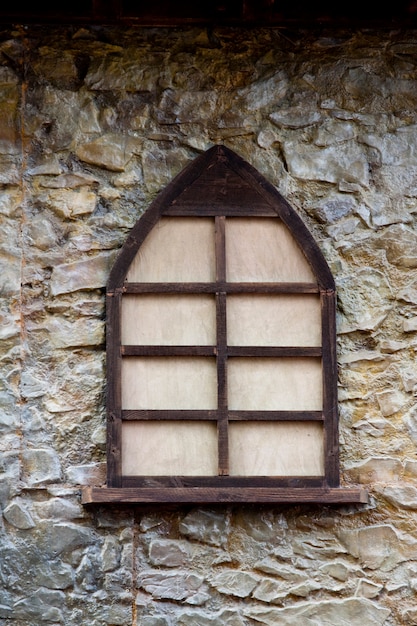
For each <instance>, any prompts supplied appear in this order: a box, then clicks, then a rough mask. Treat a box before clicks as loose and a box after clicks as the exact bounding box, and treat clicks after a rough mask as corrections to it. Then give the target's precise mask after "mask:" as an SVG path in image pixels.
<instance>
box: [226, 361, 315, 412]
mask: <svg viewBox="0 0 417 626" xmlns="http://www.w3.org/2000/svg"><path fill="white" fill-rule="evenodd" d="M228 390H229V409H231V410H238V411H239V410H253V411H274V410H275V411H280V410H281V411H321V410H322V404H323V400H322V369H321V359H318V358H298V357H297V358H279V359H272V358H253V359H249V358H230V359H229V361H228Z"/></svg>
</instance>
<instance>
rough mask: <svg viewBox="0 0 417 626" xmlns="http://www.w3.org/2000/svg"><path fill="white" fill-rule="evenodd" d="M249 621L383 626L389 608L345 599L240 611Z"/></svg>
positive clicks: (287, 625) (271, 625) (272, 625)
mask: <svg viewBox="0 0 417 626" xmlns="http://www.w3.org/2000/svg"><path fill="white" fill-rule="evenodd" d="M244 614H245V615H246V616H247V617H249V618H250V619H253V620H255V621H256V622H259V623H261V624H266V626H276V624H280V626H296V625H297V624H300V623H303V622H304V623H308V622H307V620H308V621H309V622H311V623H312V624H320V626H335V625H336V624H340V625H342V624H349V626H361V625H362V624H366V625H367V626H383V624H384V623H385V621H386V619H387V618H388V617H389V615H390V614H391V611H390V609H387V608H384V607H383V606H379V605H378V604H376V603H374V602H372V601H371V600H366V599H360V598H349V599H346V600H333V601H329V602H326V601H324V602H323V601H322V602H314V603H313V602H310V603H303V604H301V605H299V606H296V607H285V608H282V609H278V608H277V609H269V608H253V609H247V610H245V611H244Z"/></svg>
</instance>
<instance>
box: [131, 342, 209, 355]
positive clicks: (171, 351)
mask: <svg viewBox="0 0 417 626" xmlns="http://www.w3.org/2000/svg"><path fill="white" fill-rule="evenodd" d="M120 352H121V354H122V356H125V357H128V356H166V357H170V356H214V355H215V354H216V348H215V346H169V345H166V346H149V345H146V346H143V345H142V346H134V345H124V346H121V348H120Z"/></svg>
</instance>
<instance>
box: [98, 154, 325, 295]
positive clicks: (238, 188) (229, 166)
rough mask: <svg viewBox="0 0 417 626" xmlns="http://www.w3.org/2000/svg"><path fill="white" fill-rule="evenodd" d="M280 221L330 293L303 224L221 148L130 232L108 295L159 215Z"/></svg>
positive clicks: (183, 175) (184, 175) (180, 178)
mask: <svg viewBox="0 0 417 626" xmlns="http://www.w3.org/2000/svg"><path fill="white" fill-rule="evenodd" d="M195 215H198V216H200V217H215V216H226V217H247V216H251V217H277V216H278V217H279V218H280V219H281V220H282V222H283V223H284V224H285V225H286V227H287V228H288V230H289V231H290V232H291V234H292V236H293V237H294V239H295V240H296V241H297V243H298V245H299V246H300V249H301V250H302V252H303V254H304V255H305V258H306V260H307V262H308V263H309V265H310V266H311V268H312V271H313V273H314V275H315V278H316V280H317V284H318V286H319V288H320V289H324V290H330V291H332V290H334V289H335V284H334V279H333V276H332V273H331V271H330V269H329V266H328V264H327V262H326V260H325V258H324V256H323V254H322V252H321V250H320V248H319V247H318V245H317V244H316V242H315V240H314V239H313V237H312V235H311V234H310V232H309V230H308V229H307V227H306V226H305V224H304V222H303V221H302V219H301V218H300V217H299V215H298V214H297V213H296V212H295V210H294V209H293V208H292V207H291V205H290V204H289V203H288V202H287V200H285V198H284V197H283V196H282V195H281V194H280V193H279V192H278V190H277V189H276V188H275V187H274V186H273V185H272V184H271V183H270V182H268V181H267V180H266V178H264V176H262V174H260V173H259V172H258V171H257V170H256V169H255V168H254V167H253V166H252V165H250V164H249V163H247V162H246V161H245V160H244V159H242V158H241V157H240V156H239V155H237V154H236V153H235V152H233V151H232V150H230V148H227V147H226V146H223V145H215V146H213V147H212V148H210V149H209V150H207V152H205V153H204V154H202V155H200V156H199V157H197V158H196V159H195V160H194V161H192V162H191V163H190V164H189V165H188V166H187V167H186V168H185V169H184V170H183V171H182V172H180V173H179V174H178V175H177V176H176V177H175V178H174V179H173V180H172V181H171V183H170V184H169V185H168V186H167V187H166V188H165V189H164V190H163V191H162V192H161V193H160V194H159V195H158V196H157V198H156V199H155V200H154V202H153V203H152V204H151V205H150V207H149V208H148V209H147V211H146V212H145V213H144V214H143V215H142V216H141V217H140V218H139V220H138V221H137V223H136V224H135V226H134V227H133V229H132V230H131V232H130V234H129V236H128V238H127V240H126V242H125V244H124V246H123V247H122V250H121V252H120V254H119V257H118V259H117V260H116V263H115V264H114V266H113V268H112V271H111V273H110V276H109V281H108V289H109V290H110V291H111V290H113V289H115V288H117V287H118V286H120V284H121V283H122V282H123V280H124V278H125V275H126V272H127V270H128V268H129V266H130V264H131V263H132V261H133V258H134V256H135V254H136V252H137V250H138V249H139V247H140V246H141V245H142V243H143V241H144V240H145V238H146V237H147V235H148V234H149V232H150V231H151V230H152V228H153V227H154V226H155V224H156V223H157V222H158V220H159V219H160V218H161V217H162V216H172V217H173V216H183V217H184V216H195Z"/></svg>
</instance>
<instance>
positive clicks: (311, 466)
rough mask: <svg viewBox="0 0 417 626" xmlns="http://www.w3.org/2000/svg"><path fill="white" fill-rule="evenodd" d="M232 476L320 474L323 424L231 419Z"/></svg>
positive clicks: (322, 460) (230, 450)
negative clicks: (233, 420) (235, 420)
mask: <svg viewBox="0 0 417 626" xmlns="http://www.w3.org/2000/svg"><path fill="white" fill-rule="evenodd" d="M229 454H230V474H231V475H232V476H323V475H324V449H323V428H322V425H321V424H319V423H312V422H310V423H305V422H257V423H254V422H232V423H231V424H230V425H229Z"/></svg>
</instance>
